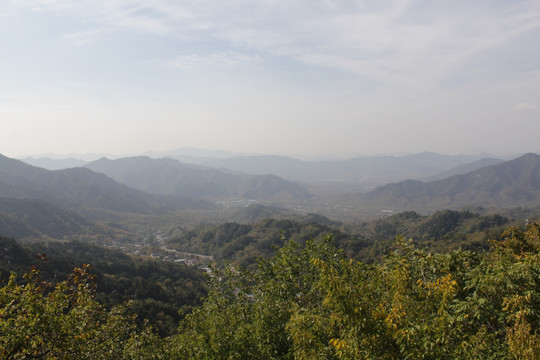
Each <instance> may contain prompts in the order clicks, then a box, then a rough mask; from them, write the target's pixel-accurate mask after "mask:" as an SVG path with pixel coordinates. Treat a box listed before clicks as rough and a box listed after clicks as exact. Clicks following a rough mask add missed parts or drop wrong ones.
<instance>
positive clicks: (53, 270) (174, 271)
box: [0, 237, 207, 335]
mask: <svg viewBox="0 0 540 360" xmlns="http://www.w3.org/2000/svg"><path fill="white" fill-rule="evenodd" d="M82 264H91V265H92V268H91V273H92V274H93V275H95V276H96V280H95V284H96V285H97V292H96V293H95V300H97V301H99V302H100V303H101V304H104V305H106V307H107V308H109V309H111V308H113V307H114V306H116V305H121V304H123V303H125V302H126V301H130V304H131V305H130V307H131V309H132V310H133V311H136V312H137V313H138V314H139V318H140V320H142V319H151V323H152V325H154V327H156V328H157V329H158V330H159V333H160V334H161V335H170V334H172V333H174V332H175V331H176V328H177V325H178V321H179V320H180V319H181V318H182V317H183V316H184V315H185V314H187V313H188V312H190V311H191V309H192V308H193V307H194V306H196V305H198V304H199V303H200V301H201V298H202V297H203V296H204V295H205V294H206V291H207V290H206V285H205V277H204V274H203V272H202V271H201V270H199V269H197V268H192V267H188V266H185V265H179V264H176V263H173V262H163V261H157V260H151V259H143V258H139V257H132V256H128V255H126V254H123V253H122V252H120V251H118V250H112V249H107V248H103V247H100V246H96V245H91V244H86V243H82V242H80V241H66V242H47V243H36V244H28V245H24V246H21V245H19V244H18V243H17V242H16V241H15V240H13V239H8V238H3V237H0V273H1V274H0V279H3V280H4V281H6V280H7V277H9V274H10V271H16V272H17V273H19V274H23V273H25V272H28V271H29V269H30V266H31V265H32V266H33V268H34V269H35V270H38V271H39V272H40V278H41V279H43V280H44V281H49V282H53V283H55V282H59V281H63V280H66V278H67V275H68V274H69V273H70V272H71V271H72V270H73V268H74V267H76V266H81V265H82ZM89 271H90V270H89Z"/></svg>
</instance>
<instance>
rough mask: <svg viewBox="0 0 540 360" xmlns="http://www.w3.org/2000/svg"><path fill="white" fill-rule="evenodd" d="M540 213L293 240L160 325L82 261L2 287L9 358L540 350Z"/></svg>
mask: <svg viewBox="0 0 540 360" xmlns="http://www.w3.org/2000/svg"><path fill="white" fill-rule="evenodd" d="M539 278H540V225H539V224H536V223H535V224H531V225H529V226H528V229H527V230H520V229H517V228H508V229H507V230H506V231H505V232H504V234H502V235H501V236H500V237H499V238H498V239H495V240H493V241H491V243H490V248H489V250H488V251H485V252H477V251H470V250H460V249H458V250H453V251H451V252H448V253H430V252H428V251H427V250H426V249H419V248H415V247H414V246H412V244H411V243H410V242H409V241H407V240H405V239H403V238H399V239H398V240H397V241H396V242H395V244H394V247H393V249H392V251H391V252H389V253H388V254H387V255H386V256H385V257H384V258H383V259H382V260H381V261H380V262H375V263H371V264H366V263H362V262H359V261H356V260H352V259H350V258H347V257H346V256H345V254H344V253H343V251H342V250H340V249H338V248H337V247H335V246H334V245H333V244H332V239H331V237H327V238H326V239H325V240H324V241H321V242H312V241H307V242H306V243H305V244H304V245H300V244H298V243H296V242H293V241H289V242H286V243H285V244H284V246H283V247H282V248H281V249H279V250H278V251H277V253H276V254H275V255H274V256H271V257H269V258H266V259H261V260H259V263H258V266H257V267H256V268H255V269H254V270H252V271H247V270H242V269H239V268H236V267H232V266H229V267H225V268H224V269H222V270H217V269H216V270H215V271H214V274H213V276H211V277H210V281H211V285H210V292H209V295H208V297H206V300H205V301H204V303H203V304H202V305H201V306H200V307H197V308H196V309H195V310H194V311H193V312H192V313H191V314H189V315H187V316H186V317H185V318H184V319H183V320H182V321H181V322H180V324H179V328H178V333H177V334H176V335H172V336H168V337H160V336H158V335H157V334H156V332H154V330H153V329H152V327H151V326H150V325H148V324H143V325H142V326H137V325H136V324H135V323H134V315H133V313H132V311H131V310H130V309H129V303H127V304H125V305H118V306H115V307H113V308H111V309H107V308H105V307H103V306H102V305H100V304H99V303H98V302H97V301H96V299H95V294H96V293H95V287H94V281H93V279H92V275H91V274H90V273H89V272H88V268H87V267H86V266H83V267H81V268H77V269H75V270H74V272H73V273H72V275H71V276H70V277H69V278H68V279H66V280H64V281H61V282H58V283H57V284H49V283H48V282H47V281H44V280H42V279H40V274H39V272H38V271H37V270H33V271H32V272H31V273H29V274H27V275H25V281H24V282H22V283H21V282H19V281H18V278H17V277H16V276H15V275H12V276H11V277H10V280H9V281H8V282H7V283H4V284H3V285H2V288H0V335H1V336H0V351H1V354H2V356H3V358H6V359H25V358H47V359H53V358H56V359H99V358H103V359H320V358H325V359H402V358H413V359H418V358H424V359H443V358H444V359H453V358H454V359H479V358H480V359H538V358H539V357H540V334H539V333H538V329H539V328H540V326H539V325H540V323H539V316H540V283H539Z"/></svg>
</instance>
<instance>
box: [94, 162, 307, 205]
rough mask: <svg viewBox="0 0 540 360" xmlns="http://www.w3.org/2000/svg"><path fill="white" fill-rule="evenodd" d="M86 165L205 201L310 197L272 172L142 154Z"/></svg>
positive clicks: (146, 187) (128, 180)
mask: <svg viewBox="0 0 540 360" xmlns="http://www.w3.org/2000/svg"><path fill="white" fill-rule="evenodd" d="M86 167H87V168H89V169H91V170H93V171H97V172H101V173H104V174H105V175H107V176H109V177H111V178H113V179H115V180H116V181H118V182H121V183H124V184H127V185H129V186H131V187H133V188H136V189H139V190H142V191H146V192H149V193H154V194H161V195H177V196H182V197H186V198H196V199H206V200H216V199H254V200H272V199H278V200H287V199H289V200H305V199H307V198H309V197H310V194H309V193H308V191H307V190H306V189H305V188H304V187H302V186H301V185H299V184H296V183H293V182H290V181H286V180H283V179H281V178H280V177H278V176H276V175H271V174H266V175H257V176H255V175H245V174H241V173H232V172H230V171H229V172H225V171H219V170H216V169H211V168H204V167H201V166H195V165H186V164H182V163H180V162H179V161H177V160H173V159H151V158H149V157H145V156H138V157H130V158H123V159H117V160H109V159H106V158H102V159H99V160H96V161H94V162H91V163H89V164H87V165H86Z"/></svg>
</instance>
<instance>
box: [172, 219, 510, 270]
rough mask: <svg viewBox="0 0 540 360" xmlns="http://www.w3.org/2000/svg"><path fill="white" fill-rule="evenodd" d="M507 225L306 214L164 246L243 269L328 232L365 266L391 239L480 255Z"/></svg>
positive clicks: (204, 228)
mask: <svg viewBox="0 0 540 360" xmlns="http://www.w3.org/2000/svg"><path fill="white" fill-rule="evenodd" d="M510 223H511V220H510V219H508V218H506V217H504V216H501V215H498V214H492V215H479V214H476V213H472V212H470V211H454V210H444V211H439V212H436V213H434V214H432V215H420V214H418V213H416V212H414V211H409V212H403V213H399V214H396V215H393V216H389V217H386V218H382V219H378V220H373V221H370V222H365V223H362V224H358V225H346V224H341V223H339V222H332V221H330V220H328V219H327V218H325V217H323V216H320V215H312V216H306V217H304V218H303V219H301V220H286V219H280V220H277V219H265V220H262V221H259V222H257V223H255V224H237V223H226V224H221V225H201V226H198V227H195V228H193V229H191V230H187V231H179V230H178V229H174V230H172V231H171V232H170V233H169V237H170V240H169V246H171V247H173V248H175V249H177V250H180V251H187V252H192V253H199V254H203V255H212V256H213V257H214V259H216V260H218V261H222V260H227V261H230V262H233V263H235V264H238V265H241V266H244V267H249V266H253V265H254V264H255V262H256V260H257V258H258V257H259V256H262V257H269V256H272V255H273V254H274V253H275V250H276V248H277V247H281V246H283V244H284V239H288V240H294V241H296V242H298V243H301V244H303V243H305V241H307V240H310V239H319V240H320V239H322V238H323V237H324V236H325V235H326V234H328V233H332V234H333V235H334V241H335V243H336V245H337V246H338V247H340V248H342V249H344V250H345V252H346V254H347V256H348V257H351V258H353V259H355V260H360V261H363V262H368V263H370V262H373V261H378V260H380V259H381V258H382V256H383V255H384V254H385V250H386V249H388V248H389V247H390V246H391V245H392V242H393V241H394V240H395V239H396V237H397V236H404V237H406V238H411V239H413V241H414V242H415V245H417V246H419V247H427V248H428V249H430V250H431V251H435V252H446V251H450V250H452V249H457V248H463V249H469V250H477V251H478V250H485V249H487V245H486V244H487V242H486V240H488V239H492V238H496V237H497V236H499V235H500V234H501V233H502V232H503V231H504V229H505V227H506V226H508V225H509V224H510Z"/></svg>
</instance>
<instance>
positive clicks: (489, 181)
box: [349, 154, 540, 211]
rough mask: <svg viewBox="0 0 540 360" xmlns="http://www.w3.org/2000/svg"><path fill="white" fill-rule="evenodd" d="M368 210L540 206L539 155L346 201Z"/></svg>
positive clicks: (411, 182)
mask: <svg viewBox="0 0 540 360" xmlns="http://www.w3.org/2000/svg"><path fill="white" fill-rule="evenodd" d="M349 200H350V203H351V204H354V205H355V206H356V207H360V208H363V209H370V210H383V209H393V210H399V211H401V210H416V211H433V210H436V209H453V208H464V207H472V206H481V207H488V208H490V207H494V208H510V207H517V206H538V205H539V204H540V156H539V155H536V154H526V155H523V156H521V157H519V158H517V159H514V160H510V161H505V162H502V163H499V164H497V165H491V166H486V167H482V168H481V169H478V170H475V171H471V172H468V173H466V174H462V175H454V176H450V177H448V178H445V179H442V180H436V181H431V182H422V181H417V180H406V181H402V182H397V183H392V184H387V185H384V186H380V187H378V188H376V189H375V190H372V191H370V192H368V193H365V194H358V195H356V196H353V197H350V198H349Z"/></svg>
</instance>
